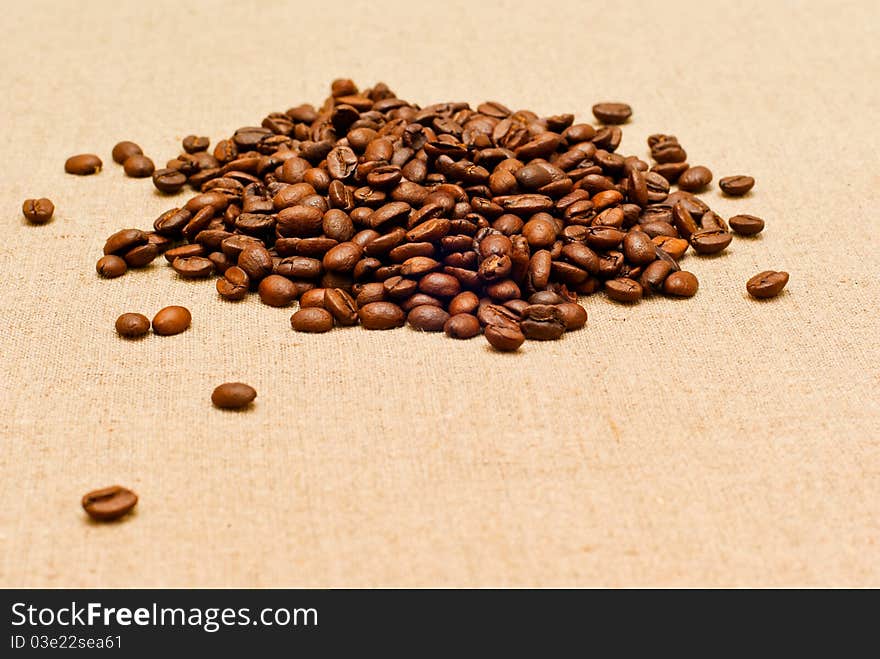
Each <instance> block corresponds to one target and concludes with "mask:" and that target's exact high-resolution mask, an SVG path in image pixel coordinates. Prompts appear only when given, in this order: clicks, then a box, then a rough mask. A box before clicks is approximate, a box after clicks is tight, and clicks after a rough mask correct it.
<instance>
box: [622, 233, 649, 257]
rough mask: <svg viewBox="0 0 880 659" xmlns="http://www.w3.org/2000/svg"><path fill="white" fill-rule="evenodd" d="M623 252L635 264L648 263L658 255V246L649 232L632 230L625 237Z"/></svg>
mask: <svg viewBox="0 0 880 659" xmlns="http://www.w3.org/2000/svg"><path fill="white" fill-rule="evenodd" d="M623 253H624V255H625V256H626V260H627V261H629V262H630V263H631V264H633V265H647V264H648V263H651V261H653V260H654V259H655V258H656V257H657V248H656V247H655V245H654V243H652V242H651V238H650V237H649V236H648V234H647V233H644V232H642V231H630V232H629V233H627V234H626V236H625V237H624V239H623Z"/></svg>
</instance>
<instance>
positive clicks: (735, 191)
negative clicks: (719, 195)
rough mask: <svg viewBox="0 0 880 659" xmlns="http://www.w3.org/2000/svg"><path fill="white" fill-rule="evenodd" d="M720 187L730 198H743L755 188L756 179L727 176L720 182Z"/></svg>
mask: <svg viewBox="0 0 880 659" xmlns="http://www.w3.org/2000/svg"><path fill="white" fill-rule="evenodd" d="M718 187H719V188H721V192H723V193H724V194H726V195H728V196H730V197H742V196H743V195H744V194H746V193H748V191H749V190H751V189H752V188H753V187H755V179H753V178H752V177H751V176H725V177H724V178H722V179H721V180H720V181H718Z"/></svg>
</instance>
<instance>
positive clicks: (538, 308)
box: [519, 304, 565, 341]
mask: <svg viewBox="0 0 880 659" xmlns="http://www.w3.org/2000/svg"><path fill="white" fill-rule="evenodd" d="M519 327H520V330H521V331H522V333H523V334H524V335H525V337H526V338H527V339H532V340H534V341H555V340H556V339H558V338H559V337H561V336H562V335H563V334H564V333H565V318H564V317H563V315H562V312H561V311H560V310H559V307H557V306H556V305H552V304H530V305H529V306H527V307H526V308H525V309H523V311H522V319H521V320H520V322H519Z"/></svg>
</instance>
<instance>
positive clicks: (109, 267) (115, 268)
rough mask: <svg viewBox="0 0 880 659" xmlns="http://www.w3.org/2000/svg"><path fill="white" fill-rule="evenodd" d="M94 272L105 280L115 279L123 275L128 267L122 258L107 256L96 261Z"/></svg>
mask: <svg viewBox="0 0 880 659" xmlns="http://www.w3.org/2000/svg"><path fill="white" fill-rule="evenodd" d="M95 270H97V271H98V274H99V275H101V276H102V277H104V278H106V279H115V278H116V277H121V276H122V275H124V274H125V272H126V271H127V270H128V265H126V263H125V259H123V258H122V257H120V256H115V255H113V254H109V255H107V256H102V257H101V258H99V259H98V262H97V263H96V264H95Z"/></svg>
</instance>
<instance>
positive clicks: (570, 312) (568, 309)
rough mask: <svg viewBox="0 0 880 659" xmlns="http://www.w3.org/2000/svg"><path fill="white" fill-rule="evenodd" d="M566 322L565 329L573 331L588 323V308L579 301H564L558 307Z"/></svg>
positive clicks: (563, 320)
mask: <svg viewBox="0 0 880 659" xmlns="http://www.w3.org/2000/svg"><path fill="white" fill-rule="evenodd" d="M556 308H557V309H558V310H559V313H560V315H561V316H562V322H563V323H564V324H565V331H566V332H572V331H574V330H578V329H580V328H581V327H583V326H584V325H586V324H587V310H586V309H584V308H583V307H582V306H581V305H579V304H578V303H577V302H563V303H562V304H560V305H558V306H557V307H556Z"/></svg>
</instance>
